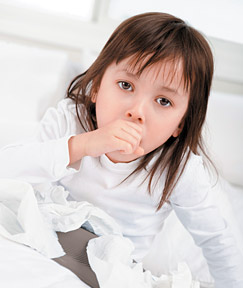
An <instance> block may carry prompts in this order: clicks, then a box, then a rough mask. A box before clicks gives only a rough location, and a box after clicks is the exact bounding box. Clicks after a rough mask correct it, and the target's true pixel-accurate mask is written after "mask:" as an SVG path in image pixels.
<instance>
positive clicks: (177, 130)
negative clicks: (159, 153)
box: [172, 127, 182, 138]
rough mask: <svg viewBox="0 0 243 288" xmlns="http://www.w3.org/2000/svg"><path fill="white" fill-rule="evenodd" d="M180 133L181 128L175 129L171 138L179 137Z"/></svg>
mask: <svg viewBox="0 0 243 288" xmlns="http://www.w3.org/2000/svg"><path fill="white" fill-rule="evenodd" d="M181 131H182V127H178V128H176V130H175V131H174V132H173V134H172V136H173V137H175V138H176V137H178V136H179V135H180V133H181Z"/></svg>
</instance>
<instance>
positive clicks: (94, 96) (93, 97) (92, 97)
mask: <svg viewBox="0 0 243 288" xmlns="http://www.w3.org/2000/svg"><path fill="white" fill-rule="evenodd" d="M96 98H97V93H92V95H91V102H92V103H95V102H96Z"/></svg>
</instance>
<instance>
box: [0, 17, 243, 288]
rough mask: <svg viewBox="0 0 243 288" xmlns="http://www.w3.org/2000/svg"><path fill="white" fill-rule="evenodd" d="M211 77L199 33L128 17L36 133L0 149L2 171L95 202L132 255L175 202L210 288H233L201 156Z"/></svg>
mask: <svg viewBox="0 0 243 288" xmlns="http://www.w3.org/2000/svg"><path fill="white" fill-rule="evenodd" d="M212 76H213V57H212V53H211V50H210V48H209V45H208V43H207V42H206V40H205V39H204V37H203V36H202V35H201V34H200V33H199V32H198V31H196V30H195V29H193V28H192V27H190V26H188V25H187V24H186V23H185V22H184V21H182V20H181V19H178V18H176V17H174V16H172V15H168V14H164V13H146V14H141V15H137V16H134V17H132V18H130V19H128V20H126V21H124V22H123V23H122V24H121V25H120V26H119V27H118V28H117V29H116V30H115V31H114V33H113V34H112V36H111V37H110V39H109V40H108V42H107V43H106V45H105V47H104V48H103V50H102V51H101V53H100V55H99V56H98V58H97V59H96V61H95V62H94V63H93V65H92V66H91V67H90V68H89V69H88V70H87V71H86V72H85V73H83V74H81V75H78V76H77V77H76V78H75V79H74V80H73V81H72V83H71V85H70V86H69V88H68V93H67V99H64V100H62V101H61V102H60V103H59V105H58V107H57V109H54V108H50V109H49V110H48V111H47V112H46V114H45V116H44V118H43V120H42V122H41V125H40V129H39V131H38V133H37V135H36V138H35V139H34V140H33V141H32V142H31V143H28V144H20V145H12V146H8V147H5V148H4V149H2V151H1V154H0V163H1V164H0V165H1V168H0V170H1V176H2V177H15V178H21V179H24V180H26V181H28V182H30V183H32V184H35V183H41V182H55V183H58V184H59V185H62V186H64V187H65V189H66V190H68V191H69V192H70V195H71V197H72V199H75V200H76V201H83V200H86V201H89V202H91V203H93V204H94V205H96V206H98V207H101V208H103V209H104V210H105V211H106V212H107V213H108V214H110V215H111V216H112V217H114V218H115V219H116V221H117V222H118V223H119V224H120V226H121V228H122V230H123V234H124V236H126V237H128V238H130V239H131V240H132V241H133V243H134V245H135V248H136V249H135V252H134V255H133V256H134V259H135V260H137V261H140V260H141V259H142V258H143V256H144V255H145V254H146V251H147V250H148V248H149V247H150V245H151V243H152V240H153V238H154V236H155V235H156V234H157V233H158V232H159V231H160V229H161V228H162V226H163V222H164V220H165V218H166V217H167V216H168V214H169V213H170V211H171V210H172V209H174V210H175V212H176V214H177V216H178V217H179V219H180V220H181V222H182V223H183V225H184V226H185V227H186V228H187V230H188V231H189V232H190V233H191V235H192V236H193V238H194V240H195V242H196V244H197V245H199V246H200V247H201V248H202V250H203V253H204V256H205V257H206V259H207V262H208V265H209V268H210V271H211V274H212V276H213V277H214V279H215V287H217V288H219V287H220V288H229V287H231V288H233V287H237V288H240V287H241V288H242V287H243V276H242V271H243V264H242V262H243V261H242V256H241V255H240V253H239V251H238V250H237V248H236V246H235V242H234V239H233V237H232V235H231V234H230V232H229V228H228V226H227V224H226V223H225V221H224V220H223V219H222V218H221V216H220V215H219V213H218V210H217V208H216V207H215V206H214V205H213V204H212V202H211V194H210V183H209V179H208V176H207V175H208V174H207V172H206V171H205V168H204V162H203V160H202V159H203V158H202V156H203V155H204V156H205V153H204V150H203V145H202V136H201V134H202V127H203V123H204V120H205V115H206V110H207V102H208V96H209V92H210V87H211V81H212ZM200 155H202V156H200ZM13 167H14V168H13ZM172 253H173V251H172Z"/></svg>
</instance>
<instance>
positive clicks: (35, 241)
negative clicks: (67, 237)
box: [0, 179, 122, 258]
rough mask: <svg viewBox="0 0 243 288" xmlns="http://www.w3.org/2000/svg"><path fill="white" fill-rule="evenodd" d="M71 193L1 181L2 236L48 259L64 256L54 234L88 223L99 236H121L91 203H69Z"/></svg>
mask: <svg viewBox="0 0 243 288" xmlns="http://www.w3.org/2000/svg"><path fill="white" fill-rule="evenodd" d="M68 194H69V193H68V192H67V191H65V190H64V188H63V187H61V186H51V185H50V184H41V185H36V188H35V191H34V189H33V187H32V186H31V185H30V184H29V183H27V182H22V181H18V180H10V179H0V235H2V236H4V237H6V238H8V239H10V240H12V241H15V242H18V243H22V244H25V245H27V246H30V247H32V248H34V249H35V250H37V251H38V252H40V253H41V254H43V255H45V256H46V257H48V258H57V257H60V256H63V255H64V254H65V253H64V251H63V249H62V247H61V245H60V244H59V242H58V238H57V235H56V233H55V231H61V232H67V231H72V230H75V229H78V228H80V227H81V226H82V225H83V224H86V225H88V226H89V228H90V229H92V230H93V231H94V233H95V234H96V235H107V234H117V235H122V233H121V229H120V227H119V226H118V224H117V223H116V222H115V221H114V220H113V218H112V217H110V216H109V215H107V214H106V213H105V212H104V211H103V210H101V209H99V208H97V207H95V206H93V205H92V204H90V203H88V202H76V201H67V199H66V198H67V196H68ZM87 223H88V224H87Z"/></svg>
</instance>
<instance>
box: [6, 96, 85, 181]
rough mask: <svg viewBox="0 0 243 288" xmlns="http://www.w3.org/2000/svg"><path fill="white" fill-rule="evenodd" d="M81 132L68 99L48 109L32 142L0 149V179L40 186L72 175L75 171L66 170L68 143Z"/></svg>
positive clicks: (73, 105) (71, 103) (73, 107)
mask: <svg viewBox="0 0 243 288" xmlns="http://www.w3.org/2000/svg"><path fill="white" fill-rule="evenodd" d="M82 132H83V131H82V129H81V125H80V124H79V122H78V121H77V117H76V114H75V103H74V102H73V101H72V100H71V99H64V100H62V101H60V102H59V104H58V106H57V108H52V107H51V108H49V109H48V110H47V112H46V113H45V115H44V117H43V119H42V120H41V122H40V124H39V128H38V130H37V132H36V134H35V136H34V137H33V138H32V139H29V140H28V141H26V142H22V143H17V144H13V145H8V146H6V147H4V148H2V149H1V150H0V175H1V178H17V179H21V180H24V181H28V182H29V183H41V182H46V181H51V182H53V181H58V180H60V179H61V178H62V177H64V176H67V175H70V174H72V173H75V172H76V171H77V169H78V168H76V167H75V168H76V169H75V168H74V167H68V164H69V151H68V140H69V139H70V137H72V136H73V135H76V134H78V133H82ZM77 167H78V165H77Z"/></svg>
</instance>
